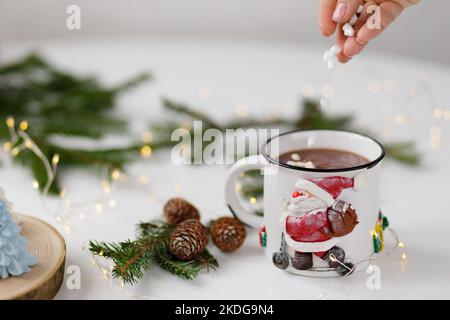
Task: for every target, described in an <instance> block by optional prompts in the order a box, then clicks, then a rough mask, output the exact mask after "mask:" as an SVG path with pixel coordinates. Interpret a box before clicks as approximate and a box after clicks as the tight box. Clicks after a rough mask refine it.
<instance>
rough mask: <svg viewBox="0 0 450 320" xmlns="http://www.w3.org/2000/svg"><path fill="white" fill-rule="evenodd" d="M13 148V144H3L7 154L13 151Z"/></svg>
mask: <svg viewBox="0 0 450 320" xmlns="http://www.w3.org/2000/svg"><path fill="white" fill-rule="evenodd" d="M11 148H12V144H11V142H5V143H4V144H3V150H4V151H5V152H9V151H11Z"/></svg>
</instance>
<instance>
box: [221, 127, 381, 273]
mask: <svg viewBox="0 0 450 320" xmlns="http://www.w3.org/2000/svg"><path fill="white" fill-rule="evenodd" d="M304 149H311V150H312V149H317V150H319V149H321V150H323V149H327V150H330V149H332V150H341V151H345V152H349V153H352V154H356V155H359V156H362V157H364V158H365V159H366V161H365V162H364V163H362V164H358V165H354V166H342V167H339V168H332V169H330V168H319V167H317V168H315V167H313V166H311V165H310V164H308V165H306V166H299V165H298V164H295V163H294V164H293V163H292V162H289V161H284V162H281V161H280V155H283V154H286V153H289V152H293V151H295V150H300V151H301V150H304ZM384 156H385V151H384V148H383V146H382V145H381V144H380V143H379V142H377V141H376V140H374V139H372V138H369V137H367V136H364V135H361V134H357V133H353V132H347V131H337V130H304V131H301V130H300V131H293V132H288V133H284V134H281V135H279V136H276V137H273V138H271V139H269V140H268V141H267V142H266V143H265V144H264V145H263V147H262V150H261V154H259V155H254V156H250V157H247V158H244V159H241V160H240V161H238V162H237V163H236V164H235V165H234V166H233V167H232V168H231V169H230V171H229V174H228V178H227V181H226V201H227V204H228V207H229V208H230V210H231V211H232V213H233V214H234V215H235V216H236V217H237V218H238V219H239V220H241V221H242V222H243V223H245V224H246V225H248V226H250V227H253V228H259V236H260V243H261V246H262V247H263V248H264V250H265V254H266V256H267V257H268V258H269V260H270V262H271V263H273V264H274V266H275V267H277V268H279V269H282V270H286V271H290V272H293V273H296V274H300V275H305V276H317V277H330V276H344V275H349V274H351V273H352V272H353V271H355V270H358V269H361V268H362V267H363V266H364V263H358V262H360V261H365V260H367V258H369V257H371V256H372V255H373V254H374V252H375V253H377V252H378V251H379V250H380V248H379V247H378V248H375V247H374V246H375V245H376V242H377V240H378V241H379V240H380V239H376V238H375V236H374V234H376V235H377V236H378V237H380V236H381V237H382V226H381V225H380V216H381V214H380V213H379V208H380V204H379V184H380V182H379V180H380V164H381V162H382V160H383V158H384ZM297 160H301V159H297ZM255 169H261V170H262V172H263V174H264V200H263V208H264V215H263V217H260V216H256V215H254V214H253V213H251V212H249V211H248V210H247V209H246V208H245V207H244V206H243V205H242V202H241V200H240V199H239V195H238V193H237V192H236V185H237V183H238V178H239V176H240V175H241V174H242V173H244V172H246V171H249V170H255ZM381 240H382V239H381ZM366 266H367V264H366Z"/></svg>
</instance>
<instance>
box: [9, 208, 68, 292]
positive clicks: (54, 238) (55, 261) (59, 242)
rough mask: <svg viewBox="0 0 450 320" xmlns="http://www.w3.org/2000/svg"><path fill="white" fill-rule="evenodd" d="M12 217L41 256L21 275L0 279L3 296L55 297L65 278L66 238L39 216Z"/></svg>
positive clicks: (33, 250) (32, 249)
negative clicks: (38, 217) (29, 269)
mask: <svg viewBox="0 0 450 320" xmlns="http://www.w3.org/2000/svg"><path fill="white" fill-rule="evenodd" d="M13 219H14V220H15V221H16V222H18V223H19V225H20V226H21V227H22V235H23V236H24V237H26V238H27V239H28V240H29V246H28V247H29V249H30V252H31V253H32V254H33V255H35V256H37V257H38V263H37V264H36V265H34V266H33V267H32V268H31V271H30V272H28V273H24V274H23V275H21V276H19V277H9V278H7V279H0V299H1V300H13V299H14V300H23V299H27V300H48V299H53V297H54V296H55V295H56V293H57V292H58V290H59V288H60V287H61V284H62V281H63V279H64V265H65V260H66V243H65V241H64V239H63V237H62V236H61V235H60V234H59V232H58V231H56V229H55V228H53V227H52V226H50V225H49V224H47V223H46V222H44V221H42V220H39V219H37V218H33V217H29V216H24V215H20V214H14V215H13Z"/></svg>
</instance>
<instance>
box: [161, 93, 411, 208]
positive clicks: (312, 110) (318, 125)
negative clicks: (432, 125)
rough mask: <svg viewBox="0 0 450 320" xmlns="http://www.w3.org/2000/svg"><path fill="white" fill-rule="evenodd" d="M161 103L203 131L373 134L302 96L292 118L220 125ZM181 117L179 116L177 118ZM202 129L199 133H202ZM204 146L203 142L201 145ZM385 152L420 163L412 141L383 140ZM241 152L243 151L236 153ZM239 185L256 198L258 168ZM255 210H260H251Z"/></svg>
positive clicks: (181, 107)
mask: <svg viewBox="0 0 450 320" xmlns="http://www.w3.org/2000/svg"><path fill="white" fill-rule="evenodd" d="M163 105H164V107H165V108H166V109H167V110H169V111H172V112H175V113H176V114H177V115H178V116H180V117H187V118H188V119H189V120H191V121H194V120H197V121H198V120H200V121H203V123H204V124H205V123H206V124H207V125H206V126H205V125H203V127H202V130H203V132H204V131H205V130H207V129H210V128H216V129H219V130H221V131H225V130H226V129H237V128H257V127H273V128H279V129H280V131H288V130H296V129H301V130H307V129H334V130H349V131H353V132H360V133H362V134H365V135H369V136H373V135H372V134H371V133H370V132H369V133H368V132H366V131H365V130H361V129H358V128H357V127H356V126H354V124H353V120H354V119H353V116H352V115H337V116H333V115H328V114H326V113H325V112H323V111H322V109H321V107H320V103H319V102H318V101H316V100H303V101H302V104H301V106H300V109H299V113H298V116H297V117H296V118H292V119H282V118H275V119H269V120H258V119H246V120H241V119H239V120H231V121H228V122H225V123H224V124H222V125H219V124H217V123H216V122H215V121H214V120H211V119H210V117H209V116H207V115H205V114H203V113H201V112H198V111H193V109H192V108H191V107H189V106H187V105H185V104H180V103H177V102H175V101H172V100H170V99H164V100H163ZM180 121H181V120H180ZM181 123H182V122H179V123H176V122H173V120H172V123H171V124H169V125H167V126H164V127H160V130H159V134H161V133H162V132H164V130H167V131H168V132H166V135H168V134H169V132H171V130H172V129H173V128H176V127H180V126H181V125H180V124H181ZM186 129H189V130H190V131H189V132H190V134H191V135H192V134H193V133H194V132H193V130H192V128H186ZM203 132H202V133H203ZM203 147H206V146H203ZM384 147H385V149H386V154H387V156H388V157H389V158H391V159H393V160H396V161H398V162H400V163H402V164H405V165H410V166H418V165H419V164H420V154H419V153H418V152H417V150H416V146H415V144H414V143H413V142H399V143H391V144H384ZM240 156H245V155H240ZM240 183H241V188H240V193H241V195H242V196H243V197H244V198H245V199H247V200H248V199H251V198H256V199H258V198H260V197H261V196H262V194H263V179H262V176H261V174H260V171H259V170H256V171H249V172H247V173H245V174H243V175H242V177H241V178H240ZM255 214H261V213H260V212H258V210H255Z"/></svg>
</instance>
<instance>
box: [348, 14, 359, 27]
mask: <svg viewBox="0 0 450 320" xmlns="http://www.w3.org/2000/svg"><path fill="white" fill-rule="evenodd" d="M357 21H358V16H357V15H356V14H354V15H353V17H352V18H351V19H350V21H349V23H350V25H352V26H354V25H355V24H356V22H357Z"/></svg>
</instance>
